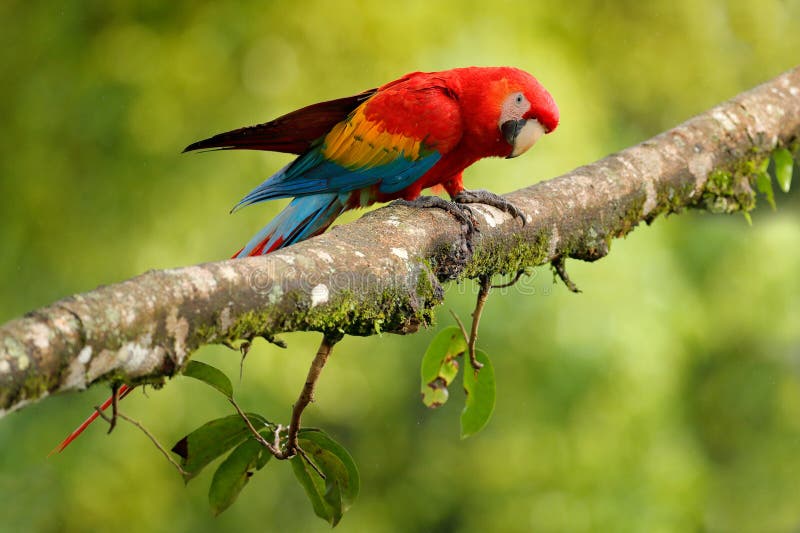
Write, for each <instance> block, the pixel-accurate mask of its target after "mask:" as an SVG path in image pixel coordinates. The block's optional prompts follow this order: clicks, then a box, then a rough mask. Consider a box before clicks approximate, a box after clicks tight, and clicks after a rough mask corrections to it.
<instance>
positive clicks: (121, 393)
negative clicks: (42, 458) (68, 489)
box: [47, 385, 133, 457]
mask: <svg viewBox="0 0 800 533" xmlns="http://www.w3.org/2000/svg"><path fill="white" fill-rule="evenodd" d="M132 390H133V388H132V387H128V386H127V385H122V386H120V388H119V389H118V390H117V399H118V400H121V399H123V398H124V397H125V396H127V395H128V393H130V392H131V391H132ZM113 402H114V397H113V396H112V397H110V398H109V399H108V400H106V401H105V402H103V405H101V406H100V410H101V411H105V410H106V409H108V408H109V406H110V405H111V404H112V403H113ZM98 416H100V413H98V412H97V411H95V412H94V413H92V415H91V416H90V417H89V418H87V419H86V420H84V422H83V424H81V425H80V426H78V428H77V429H76V430H75V431H73V432H72V433H70V435H69V437H67V438H66V439H64V441H63V442H62V443H61V444H59V445H58V446H56V447H55V448H53V451H51V452H50V453H48V454H47V456H48V457H50V456H51V455H53V454H54V453H61V452H62V451H64V448H66V447H67V446H69V444H70V443H71V442H72V441H74V440H75V439H77V438H78V436H79V435H80V434H81V433H83V431H84V430H85V429H86V428H87V427H89V424H91V423H92V422H94V421H95V420H97V417H98Z"/></svg>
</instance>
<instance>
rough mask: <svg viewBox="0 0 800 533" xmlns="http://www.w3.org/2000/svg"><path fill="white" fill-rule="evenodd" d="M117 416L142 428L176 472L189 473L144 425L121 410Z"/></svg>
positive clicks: (184, 474)
mask: <svg viewBox="0 0 800 533" xmlns="http://www.w3.org/2000/svg"><path fill="white" fill-rule="evenodd" d="M117 416H118V417H120V418H121V419H123V420H126V421H128V422H130V423H131V424H133V425H134V426H136V427H137V428H139V429H141V430H142V432H143V433H144V434H145V435H147V436H148V438H149V439H150V440H151V441H153V444H155V445H156V448H158V449H159V451H160V452H161V453H162V454H163V455H164V457H166V458H167V461H169V462H170V463H172V466H174V467H175V468H177V469H178V472H180V473H181V475H183V476H186V475H188V474H189V473H188V472H187V471H186V470H184V469H183V468H181V465H179V464H178V462H177V461H175V459H173V458H172V457H170V455H169V452H167V450H166V449H165V448H164V447H163V446H162V445H161V443H159V442H158V439H156V437H155V435H153V434H152V433H150V432H149V431H148V430H147V428H146V427H144V426H143V425H142V424H140V423H139V422H137V421H136V420H134V419H133V418H131V417H129V416H128V415H126V414H124V413H121V412H119V411H117Z"/></svg>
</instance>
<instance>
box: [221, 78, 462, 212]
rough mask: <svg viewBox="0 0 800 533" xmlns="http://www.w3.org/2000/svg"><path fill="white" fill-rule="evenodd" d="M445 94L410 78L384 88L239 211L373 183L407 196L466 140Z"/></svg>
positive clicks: (379, 188)
mask: <svg viewBox="0 0 800 533" xmlns="http://www.w3.org/2000/svg"><path fill="white" fill-rule="evenodd" d="M444 89H445V88H444V87H442V86H440V85H438V84H436V83H433V84H430V83H429V84H420V83H418V81H417V83H416V84H410V80H406V81H404V82H400V83H395V84H393V85H390V86H388V87H385V88H381V90H380V91H379V92H377V93H376V94H375V95H373V96H372V97H370V99H368V100H367V101H366V102H364V103H362V104H361V105H360V106H358V107H357V108H356V109H355V110H353V112H351V113H350V114H349V115H348V116H347V118H346V119H345V120H342V121H341V122H339V123H337V124H335V125H334V126H333V127H332V128H331V129H330V131H329V132H328V133H327V135H325V137H324V138H322V139H320V140H319V141H318V142H317V143H315V144H314V146H313V147H312V149H311V150H310V151H309V152H307V153H305V154H303V155H301V156H300V157H299V158H297V159H296V160H294V161H293V162H292V163H290V164H289V165H287V166H286V167H284V168H283V169H281V170H280V171H279V172H277V173H276V174H275V175H273V176H272V177H270V178H269V179H268V180H266V181H265V182H264V183H262V184H261V185H259V186H258V187H256V188H255V189H254V190H253V191H252V192H250V193H249V194H248V195H247V196H245V197H244V198H243V199H242V201H241V202H239V204H237V206H236V207H235V208H234V209H237V208H239V207H243V206H245V205H250V204H253V203H257V202H262V201H265V200H270V199H274V198H287V197H297V196H305V195H310V194H321V193H331V192H348V191H355V190H358V189H364V188H367V187H371V186H376V188H377V192H379V193H381V194H392V193H397V192H399V191H402V190H403V189H405V188H406V187H408V186H410V185H412V184H413V183H414V182H415V181H416V180H418V179H419V178H420V177H422V176H423V175H424V174H425V173H426V172H427V171H428V170H430V169H431V167H433V165H435V164H436V163H437V162H438V161H439V160H440V159H441V158H442V156H443V155H445V154H447V153H448V152H449V151H450V150H452V149H453V148H454V147H455V145H456V144H458V141H459V140H460V139H461V135H462V122H461V114H460V108H459V105H458V102H457V101H456V100H455V99H454V98H453V96H452V94H451V93H450V92H449V91H447V90H444Z"/></svg>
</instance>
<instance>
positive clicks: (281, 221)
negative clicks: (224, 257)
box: [233, 193, 348, 258]
mask: <svg viewBox="0 0 800 533" xmlns="http://www.w3.org/2000/svg"><path fill="white" fill-rule="evenodd" d="M347 196H348V195H346V194H345V195H343V194H340V193H327V194H314V195H309V196H301V197H299V198H295V199H294V200H292V202H291V203H290V204H289V205H288V206H286V208H284V210H283V211H281V212H280V213H278V216H276V217H275V218H273V219H272V220H271V221H270V223H269V224H267V225H266V226H265V227H264V229H262V230H261V231H260V232H258V233H257V234H256V235H255V236H254V237H253V238H252V239H250V242H248V243H247V245H246V246H245V247H244V248H242V249H241V250H239V251H238V252H237V253H236V254H235V255H234V256H233V257H234V258H239V257H248V256H254V255H264V254H268V253H270V252H273V251H275V250H277V249H279V248H283V247H285V246H289V245H290V244H294V243H296V242H299V241H302V240H305V239H308V238H310V237H313V236H315V235H319V234H320V233H322V232H323V231H325V230H326V229H328V226H330V225H331V224H332V223H333V221H334V220H335V219H336V217H338V216H339V215H340V214H341V213H342V211H344V210H345V209H347Z"/></svg>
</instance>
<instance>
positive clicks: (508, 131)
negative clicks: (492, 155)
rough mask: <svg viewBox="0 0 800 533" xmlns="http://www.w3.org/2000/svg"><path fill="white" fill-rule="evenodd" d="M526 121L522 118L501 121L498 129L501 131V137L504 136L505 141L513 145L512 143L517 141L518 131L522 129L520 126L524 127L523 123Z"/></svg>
mask: <svg viewBox="0 0 800 533" xmlns="http://www.w3.org/2000/svg"><path fill="white" fill-rule="evenodd" d="M526 122H528V121H527V120H525V119H524V118H521V119H519V120H507V121H505V122H503V124H502V125H501V126H500V131H502V132H503V137H505V138H506V142H507V143H508V144H510V145H511V146H514V143H515V142H516V141H517V135H519V132H520V131H522V128H523V127H525V123H526Z"/></svg>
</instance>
